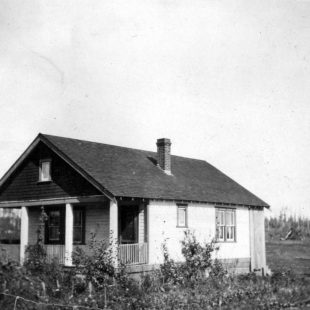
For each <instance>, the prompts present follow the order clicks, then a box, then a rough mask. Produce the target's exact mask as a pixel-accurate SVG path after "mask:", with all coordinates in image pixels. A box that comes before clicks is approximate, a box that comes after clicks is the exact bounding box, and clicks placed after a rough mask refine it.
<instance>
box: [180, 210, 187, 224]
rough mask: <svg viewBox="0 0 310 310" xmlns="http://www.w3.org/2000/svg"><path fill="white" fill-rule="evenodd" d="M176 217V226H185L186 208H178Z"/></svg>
mask: <svg viewBox="0 0 310 310" xmlns="http://www.w3.org/2000/svg"><path fill="white" fill-rule="evenodd" d="M178 212H179V214H178V219H179V223H178V226H185V225H186V222H185V221H186V208H178Z"/></svg>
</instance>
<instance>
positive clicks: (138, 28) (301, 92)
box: [0, 0, 310, 217]
mask: <svg viewBox="0 0 310 310" xmlns="http://www.w3.org/2000/svg"><path fill="white" fill-rule="evenodd" d="M0 85H1V86H0V175H1V176H2V175H3V174H4V173H5V172H6V171H7V170H8V168H9V167H10V166H11V165H12V164H13V162H14V161H15V160H16V159H17V158H18V157H19V156H20V155H21V153H22V152H23V151H24V150H25V149H26V147H27V146H28V145H29V144H30V143H31V142H32V141H33V140H34V138H35V137H36V136H37V134H38V133H39V132H42V133H46V134H53V135H60V136H65V137H71V138H77V139H83V140H90V141H97V142H103V143H108V144H114V145H121V146H126V147H133V148H139V149H145V150H152V151H155V150H156V139H157V138H162V137H166V138H170V139H171V141H172V154H174V155H180V156H185V157H191V158H199V159H204V160H207V161H208V162H209V163H211V164H213V165H214V166H216V167H217V168H219V169H220V170H222V171H223V172H224V173H226V174H227V175H229V176H230V177H232V178H233V179H234V180H236V181H237V182H239V183H240V184H242V185H243V186H244V187H246V188H247V189H249V190H250V191H252V192H253V193H255V194H256V195H257V196H259V197H260V198H262V199H263V200H264V201H266V202H267V203H268V204H270V205H271V211H266V214H267V215H268V214H269V215H277V214H279V212H280V211H281V210H283V209H286V210H287V211H288V212H289V213H291V214H293V215H294V214H297V215H302V216H308V217H309V216H310V203H309V201H310V190H309V189H310V139H309V138H310V0H300V1H298V0H251V1H248V0H236V1H235V0H234V1H231V0H225V1H220V0H203V1H200V0H157V1H155V0H133V1H114V0H109V1H105V0H101V1H94V0H93V1H91V0H88V1H77V0H75V1H55V0H54V1H15V0H8V1H4V0H0ZM172 169H173V167H172Z"/></svg>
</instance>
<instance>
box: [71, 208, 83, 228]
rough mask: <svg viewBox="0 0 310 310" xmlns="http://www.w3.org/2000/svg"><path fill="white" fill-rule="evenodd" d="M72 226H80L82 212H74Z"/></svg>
mask: <svg viewBox="0 0 310 310" xmlns="http://www.w3.org/2000/svg"><path fill="white" fill-rule="evenodd" d="M73 225H74V226H82V210H74V214H73Z"/></svg>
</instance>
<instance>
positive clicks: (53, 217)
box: [49, 211, 60, 226]
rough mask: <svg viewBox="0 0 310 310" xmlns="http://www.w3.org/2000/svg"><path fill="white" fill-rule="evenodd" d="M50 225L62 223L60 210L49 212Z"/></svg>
mask: <svg viewBox="0 0 310 310" xmlns="http://www.w3.org/2000/svg"><path fill="white" fill-rule="evenodd" d="M49 224H50V226H59V224H60V211H50V213H49Z"/></svg>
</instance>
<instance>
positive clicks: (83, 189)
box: [0, 142, 101, 201]
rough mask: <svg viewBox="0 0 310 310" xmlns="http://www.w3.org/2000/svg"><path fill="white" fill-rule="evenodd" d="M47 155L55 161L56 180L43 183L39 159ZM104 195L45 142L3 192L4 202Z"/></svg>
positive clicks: (30, 156) (6, 184)
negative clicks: (40, 178) (40, 176)
mask: <svg viewBox="0 0 310 310" xmlns="http://www.w3.org/2000/svg"><path fill="white" fill-rule="evenodd" d="M46 158H50V159H51V160H52V163H51V165H52V166H51V175H52V181H51V182H42V183H40V182H38V180H39V162H40V160H41V159H46ZM100 194H101V193H100V192H99V191H98V190H97V189H96V188H94V187H93V186H92V185H91V184H90V183H89V182H88V181H86V180H85V179H84V178H83V177H82V176H81V175H80V174H79V173H77V172H76V171H75V170H74V169H73V168H72V167H71V166H69V165H68V164H67V163H66V162H65V161H63V160H62V159H61V158H60V157H59V156H58V155H56V154H55V153H54V152H52V151H51V150H50V149H49V148H48V147H47V146H45V145H44V144H43V143H42V142H41V143H39V144H38V146H37V147H36V148H35V149H34V150H33V151H32V153H31V154H30V155H29V157H28V158H27V159H26V160H25V161H24V162H23V164H22V165H21V166H20V167H19V169H17V170H16V171H15V173H14V174H13V175H12V176H11V177H10V178H9V179H8V180H7V182H6V183H5V184H4V186H3V187H2V189H1V191H0V201H16V200H31V199H46V198H59V197H74V196H89V195H100Z"/></svg>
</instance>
